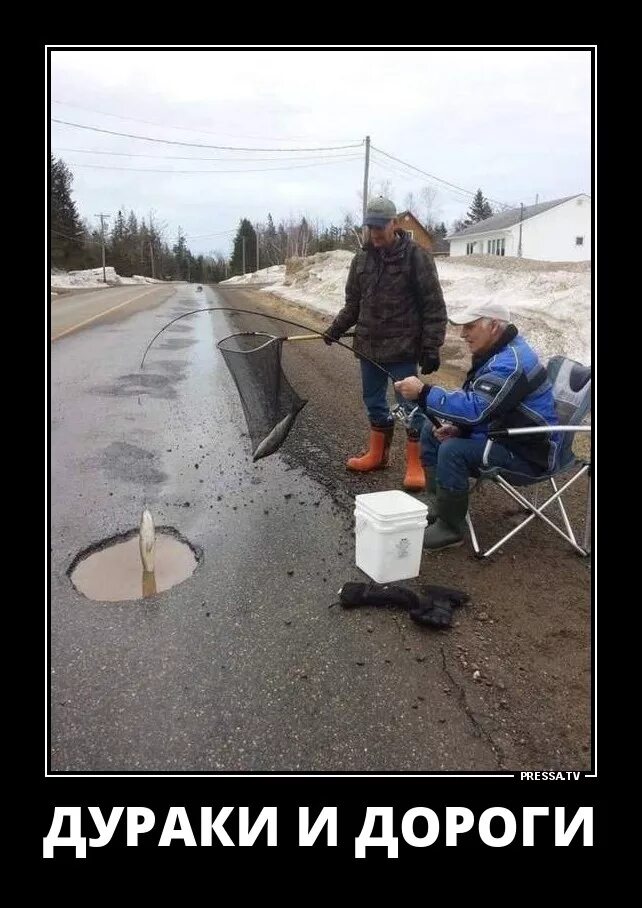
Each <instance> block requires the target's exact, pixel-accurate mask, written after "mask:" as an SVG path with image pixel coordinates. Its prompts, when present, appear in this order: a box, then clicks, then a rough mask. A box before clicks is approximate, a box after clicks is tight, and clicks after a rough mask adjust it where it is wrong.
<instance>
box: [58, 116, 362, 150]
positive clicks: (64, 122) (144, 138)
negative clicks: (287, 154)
mask: <svg viewBox="0 0 642 908" xmlns="http://www.w3.org/2000/svg"><path fill="white" fill-rule="evenodd" d="M51 122H52V123H60V124H61V125H62V126H73V127H74V128H75V129H89V130H91V131H92V132H104V133H107V134H108V135H110V136H122V137H124V138H125V139H141V140H142V141H144V142H159V143H160V144H161V145H183V146H186V147H187V148H213V149H216V150H218V151H341V150H342V149H344V148H360V147H361V146H362V145H363V142H359V143H357V144H355V145H327V146H323V147H319V148H240V147H236V146H234V145H203V144H201V143H198V142H178V141H176V140H175V139H154V138H152V137H151V136H137V135H134V134H132V133H129V132H114V130H112V129H99V128H98V127H97V126H85V125H84V124H82V123H70V122H69V121H68V120H58V119H57V118H56V117H52V118H51Z"/></svg>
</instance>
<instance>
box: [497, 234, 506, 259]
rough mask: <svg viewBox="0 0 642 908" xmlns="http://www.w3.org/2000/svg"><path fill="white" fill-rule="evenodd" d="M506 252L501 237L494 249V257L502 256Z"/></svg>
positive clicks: (504, 242) (504, 241) (503, 240)
mask: <svg viewBox="0 0 642 908" xmlns="http://www.w3.org/2000/svg"><path fill="white" fill-rule="evenodd" d="M505 251H506V240H505V239H504V237H502V238H501V239H500V240H497V248H496V249H495V255H504V253H505Z"/></svg>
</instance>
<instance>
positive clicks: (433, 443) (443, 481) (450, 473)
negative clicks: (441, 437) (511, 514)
mask: <svg viewBox="0 0 642 908" xmlns="http://www.w3.org/2000/svg"><path fill="white" fill-rule="evenodd" d="M432 430H433V425H432V423H431V422H430V421H429V420H426V423H425V425H424V428H423V430H422V432H421V462H422V463H423V465H424V467H427V468H432V469H433V471H434V472H433V475H434V477H435V479H436V480H437V482H438V483H439V485H440V486H441V487H442V488H443V489H448V490H449V491H451V492H467V491H468V479H469V477H470V476H472V475H474V472H475V471H476V470H477V469H479V468H480V467H482V468H484V469H486V468H487V467H505V468H506V469H507V470H512V471H513V472H515V473H524V474H525V475H526V476H539V475H540V474H541V473H542V470H540V469H539V467H536V466H534V465H533V464H531V463H529V462H528V461H527V460H524V459H523V458H521V457H520V456H519V455H518V454H515V453H514V452H513V451H509V449H508V448H505V447H503V445H500V444H497V442H496V441H494V442H493V443H492V445H491V446H490V451H489V454H488V457H487V461H486V463H485V464H482V458H483V456H484V448H485V447H486V443H487V440H486V439H485V438H447V439H446V441H437V439H436V438H435V436H434V435H433V434H432ZM435 467H436V470H435Z"/></svg>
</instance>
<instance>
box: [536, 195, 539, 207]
mask: <svg viewBox="0 0 642 908" xmlns="http://www.w3.org/2000/svg"><path fill="white" fill-rule="evenodd" d="M538 202H539V192H538V193H537V195H536V196H535V204H536V205H537V203H538Z"/></svg>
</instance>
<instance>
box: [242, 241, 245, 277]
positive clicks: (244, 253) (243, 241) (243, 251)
mask: <svg viewBox="0 0 642 908" xmlns="http://www.w3.org/2000/svg"><path fill="white" fill-rule="evenodd" d="M242 239H243V274H245V237H242Z"/></svg>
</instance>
